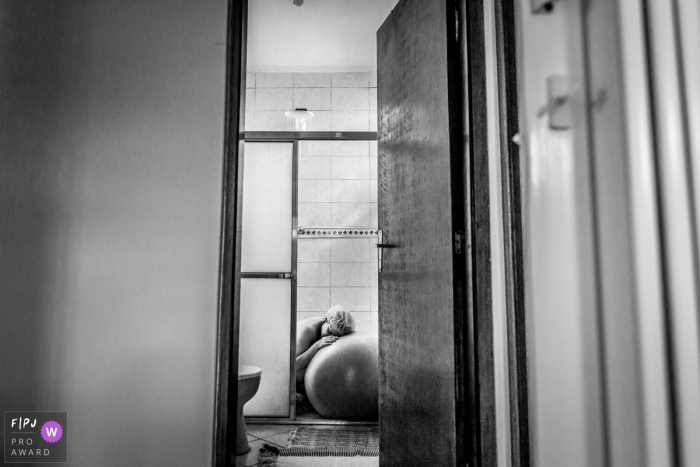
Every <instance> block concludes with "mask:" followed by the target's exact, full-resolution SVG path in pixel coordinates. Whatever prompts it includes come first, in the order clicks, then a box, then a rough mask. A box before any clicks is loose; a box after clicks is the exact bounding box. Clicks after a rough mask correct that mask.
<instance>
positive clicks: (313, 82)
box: [294, 73, 331, 88]
mask: <svg viewBox="0 0 700 467" xmlns="http://www.w3.org/2000/svg"><path fill="white" fill-rule="evenodd" d="M294 87H295V88H330V87H331V74H330V73H294Z"/></svg>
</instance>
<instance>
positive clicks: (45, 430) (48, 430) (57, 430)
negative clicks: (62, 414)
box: [41, 420, 63, 443]
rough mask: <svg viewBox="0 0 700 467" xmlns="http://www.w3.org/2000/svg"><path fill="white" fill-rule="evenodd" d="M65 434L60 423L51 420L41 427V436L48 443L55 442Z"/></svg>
mask: <svg viewBox="0 0 700 467" xmlns="http://www.w3.org/2000/svg"><path fill="white" fill-rule="evenodd" d="M62 436H63V427H62V426H61V424H60V423H58V422H55V421H53V420H49V421H48V422H46V423H44V424H43V425H42V427H41V437H42V438H44V441H46V442H47V443H55V442H56V441H58V440H59V439H61V437H62Z"/></svg>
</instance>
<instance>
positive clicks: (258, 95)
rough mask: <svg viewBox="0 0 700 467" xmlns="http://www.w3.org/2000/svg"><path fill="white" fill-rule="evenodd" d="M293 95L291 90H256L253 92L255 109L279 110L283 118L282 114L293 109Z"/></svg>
mask: <svg viewBox="0 0 700 467" xmlns="http://www.w3.org/2000/svg"><path fill="white" fill-rule="evenodd" d="M293 93H294V90H293V89H292V88H262V89H261V88H257V89H256V90H255V109H256V110H279V111H281V113H282V116H284V112H286V111H288V110H293V109H294V107H293V105H294V94H293ZM285 118H287V117H285Z"/></svg>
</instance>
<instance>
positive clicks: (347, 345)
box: [304, 331, 379, 421]
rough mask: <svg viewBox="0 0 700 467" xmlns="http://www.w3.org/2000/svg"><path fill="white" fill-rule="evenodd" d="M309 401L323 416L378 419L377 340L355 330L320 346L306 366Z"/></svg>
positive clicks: (375, 337)
mask: <svg viewBox="0 0 700 467" xmlns="http://www.w3.org/2000/svg"><path fill="white" fill-rule="evenodd" d="M304 386H305V388H306V394H307V396H308V398H309V402H311V405H312V406H313V408H314V409H316V411H317V412H318V413H319V414H320V415H321V416H322V417H324V418H333V419H341V420H362V421H375V420H377V419H378V418H379V341H378V338H377V336H376V335H374V334H370V333H368V332H359V331H355V332H353V333H351V334H348V335H346V336H342V337H340V338H338V340H337V341H335V342H334V343H333V344H331V345H329V346H327V347H324V348H322V349H320V350H319V351H318V352H316V355H315V356H314V358H312V359H311V362H310V363H309V366H308V367H307V368H306V375H305V376H304Z"/></svg>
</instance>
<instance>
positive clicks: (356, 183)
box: [332, 180, 369, 203]
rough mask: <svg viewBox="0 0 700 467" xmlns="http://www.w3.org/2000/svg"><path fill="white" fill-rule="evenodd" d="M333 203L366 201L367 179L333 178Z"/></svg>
mask: <svg viewBox="0 0 700 467" xmlns="http://www.w3.org/2000/svg"><path fill="white" fill-rule="evenodd" d="M332 200H333V202H334V203H368V202H369V181H368V180H333V198H332Z"/></svg>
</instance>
